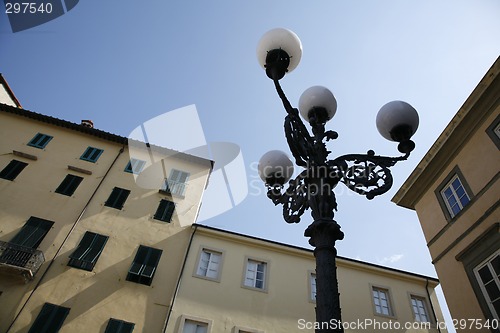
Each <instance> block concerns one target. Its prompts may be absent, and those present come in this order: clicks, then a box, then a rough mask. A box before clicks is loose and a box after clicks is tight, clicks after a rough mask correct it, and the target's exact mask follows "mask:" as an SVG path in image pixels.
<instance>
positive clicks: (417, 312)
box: [410, 295, 430, 323]
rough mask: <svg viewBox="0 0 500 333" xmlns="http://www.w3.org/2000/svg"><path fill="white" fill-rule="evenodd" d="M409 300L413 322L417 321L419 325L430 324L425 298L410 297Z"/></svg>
mask: <svg viewBox="0 0 500 333" xmlns="http://www.w3.org/2000/svg"><path fill="white" fill-rule="evenodd" d="M410 300H411V307H412V309H413V316H414V317H415V321H418V322H421V323H428V322H430V320H429V314H428V312H427V306H426V301H425V298H423V297H420V296H415V295H411V296H410Z"/></svg>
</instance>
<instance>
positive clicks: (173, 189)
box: [160, 179, 187, 198]
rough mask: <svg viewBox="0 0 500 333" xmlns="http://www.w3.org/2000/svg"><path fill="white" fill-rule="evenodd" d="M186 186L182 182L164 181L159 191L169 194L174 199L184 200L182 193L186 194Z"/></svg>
mask: <svg viewBox="0 0 500 333" xmlns="http://www.w3.org/2000/svg"><path fill="white" fill-rule="evenodd" d="M186 186H187V184H186V183H184V182H178V181H175V180H171V179H165V182H164V183H163V187H162V188H161V189H160V193H163V194H170V195H173V196H176V197H180V198H184V193H185V192H186Z"/></svg>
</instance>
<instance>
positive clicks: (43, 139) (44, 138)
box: [28, 133, 52, 149]
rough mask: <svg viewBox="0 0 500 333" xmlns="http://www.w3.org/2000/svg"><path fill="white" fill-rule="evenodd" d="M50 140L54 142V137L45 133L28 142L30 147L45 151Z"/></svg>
mask: <svg viewBox="0 0 500 333" xmlns="http://www.w3.org/2000/svg"><path fill="white" fill-rule="evenodd" d="M50 140H52V136H50V135H47V134H43V133H38V134H37V135H35V137H34V138H33V139H31V141H30V142H28V146H31V147H35V148H39V149H43V148H45V146H46V145H47V144H48V143H49V141H50Z"/></svg>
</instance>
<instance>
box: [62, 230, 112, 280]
mask: <svg viewBox="0 0 500 333" xmlns="http://www.w3.org/2000/svg"><path fill="white" fill-rule="evenodd" d="M107 241H108V236H104V235H99V234H96V233H94V232H90V231H86V232H85V235H83V238H82V240H81V241H80V244H78V247H77V248H76V250H75V251H74V252H73V253H72V254H71V255H70V256H69V258H70V259H69V262H68V266H72V267H75V268H81V269H84V270H86V271H92V270H93V269H94V266H95V264H96V262H97V259H99V256H100V255H101V253H102V250H103V249H104V245H106V242H107Z"/></svg>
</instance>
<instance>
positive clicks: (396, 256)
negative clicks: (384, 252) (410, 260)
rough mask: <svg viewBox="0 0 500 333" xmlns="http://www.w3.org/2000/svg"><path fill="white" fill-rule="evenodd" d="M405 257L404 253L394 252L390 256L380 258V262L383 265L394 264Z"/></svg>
mask: <svg viewBox="0 0 500 333" xmlns="http://www.w3.org/2000/svg"><path fill="white" fill-rule="evenodd" d="M403 257H404V255H403V254H393V255H392V256H390V257H384V258H382V259H379V260H378V262H379V263H380V264H382V265H384V264H393V263H395V262H398V261H400V260H401V259H403Z"/></svg>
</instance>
